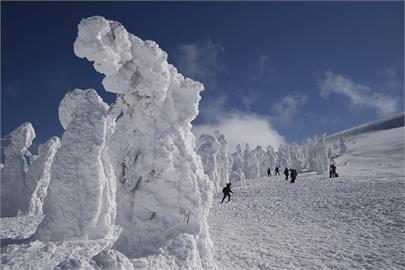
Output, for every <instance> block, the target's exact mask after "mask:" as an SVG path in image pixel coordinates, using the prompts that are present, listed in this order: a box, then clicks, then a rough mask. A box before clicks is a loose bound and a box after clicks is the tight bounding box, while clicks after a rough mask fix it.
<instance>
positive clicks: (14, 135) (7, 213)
mask: <svg viewBox="0 0 405 270" xmlns="http://www.w3.org/2000/svg"><path fill="white" fill-rule="evenodd" d="M9 136H10V144H9V145H8V146H7V147H6V149H5V150H4V156H5V162H4V167H3V168H2V170H1V216H2V217H13V216H16V215H17V214H18V213H22V212H26V211H27V210H28V206H29V202H30V199H31V193H30V192H29V188H28V186H27V185H26V182H25V176H26V174H27V172H28V170H29V164H30V160H31V157H32V155H31V153H30V152H29V151H28V148H29V147H30V146H31V144H32V141H33V140H34V139H35V136H36V135H35V130H34V128H33V127H32V125H31V123H28V122H27V123H24V124H22V125H21V126H20V127H18V128H17V129H15V130H14V131H12V132H11V133H10V135H9Z"/></svg>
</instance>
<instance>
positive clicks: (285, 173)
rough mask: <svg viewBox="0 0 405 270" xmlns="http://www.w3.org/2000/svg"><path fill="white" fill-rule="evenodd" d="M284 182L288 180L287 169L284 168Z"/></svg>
mask: <svg viewBox="0 0 405 270" xmlns="http://www.w3.org/2000/svg"><path fill="white" fill-rule="evenodd" d="M284 175H285V180H288V169H287V168H285V170H284Z"/></svg>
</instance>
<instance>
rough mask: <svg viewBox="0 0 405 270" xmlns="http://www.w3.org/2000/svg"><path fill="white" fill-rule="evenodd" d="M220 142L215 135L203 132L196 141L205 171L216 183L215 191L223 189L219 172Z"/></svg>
mask: <svg viewBox="0 0 405 270" xmlns="http://www.w3.org/2000/svg"><path fill="white" fill-rule="evenodd" d="M219 148H220V143H219V142H218V141H217V139H215V137H213V136H211V135H208V134H201V135H200V137H199V138H198V139H197V142H196V151H197V154H198V155H199V156H200V157H201V161H202V164H203V167H204V172H205V174H206V175H208V177H209V179H210V180H211V181H212V183H213V184H214V188H215V191H216V192H218V191H221V184H220V178H219V174H218V164H217V160H218V154H219Z"/></svg>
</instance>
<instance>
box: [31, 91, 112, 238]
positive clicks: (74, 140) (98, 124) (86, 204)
mask: <svg viewBox="0 0 405 270" xmlns="http://www.w3.org/2000/svg"><path fill="white" fill-rule="evenodd" d="M109 109H110V108H109V106H108V105H107V104H105V103H104V102H103V101H102V99H101V98H100V97H99V96H98V95H97V93H96V91H95V90H93V89H89V90H84V91H83V90H79V89H75V90H74V91H72V92H69V93H67V94H66V95H65V97H64V98H63V100H62V101H61V103H60V105H59V119H60V122H61V124H62V126H63V128H64V129H65V132H64V134H63V137H62V142H61V146H60V148H59V150H58V151H57V152H56V155H55V158H54V162H53V164H52V169H51V181H50V184H49V187H48V194H47V196H46V198H45V201H44V207H43V212H44V215H45V217H44V220H43V221H42V223H41V224H40V225H39V226H38V228H37V231H36V233H35V236H34V238H35V239H38V240H41V241H63V240H79V239H81V240H87V239H89V240H96V239H102V238H105V237H106V236H107V235H110V234H111V233H112V232H113V230H114V222H115V215H116V211H115V210H116V198H115V194H116V180H115V175H114V171H113V168H112V165H111V162H110V161H109V157H108V155H107V154H108V153H107V142H108V140H109V137H110V136H111V134H112V132H113V131H114V124H115V123H114V122H113V121H112V120H113V119H112V117H111V114H110V110H109Z"/></svg>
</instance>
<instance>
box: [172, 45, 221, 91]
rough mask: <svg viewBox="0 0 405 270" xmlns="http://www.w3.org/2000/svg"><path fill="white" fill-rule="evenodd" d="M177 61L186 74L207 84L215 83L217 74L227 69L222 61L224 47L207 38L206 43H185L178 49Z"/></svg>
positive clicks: (177, 64)
mask: <svg viewBox="0 0 405 270" xmlns="http://www.w3.org/2000/svg"><path fill="white" fill-rule="evenodd" d="M177 51H178V52H177V53H176V55H175V62H176V66H177V68H178V70H179V71H180V72H181V73H183V74H184V75H186V76H188V77H190V78H192V79H195V80H199V81H201V82H202V83H205V84H214V85H215V83H216V81H217V75H218V73H220V72H221V71H223V70H224V69H225V66H224V65H223V64H222V63H221V61H220V59H219V58H220V54H221V53H223V51H224V48H223V47H222V46H221V45H220V44H219V43H215V42H213V41H212V40H211V39H207V41H206V42H204V43H193V44H183V45H180V46H179V47H178V49H177Z"/></svg>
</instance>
